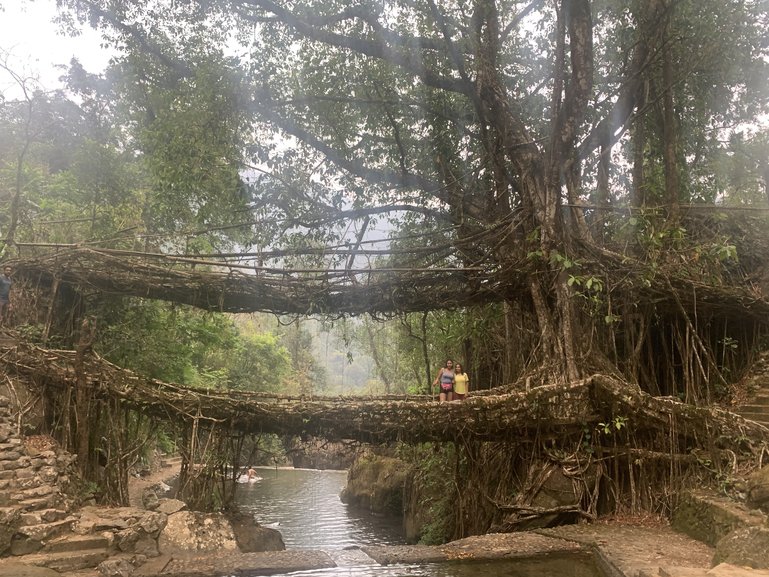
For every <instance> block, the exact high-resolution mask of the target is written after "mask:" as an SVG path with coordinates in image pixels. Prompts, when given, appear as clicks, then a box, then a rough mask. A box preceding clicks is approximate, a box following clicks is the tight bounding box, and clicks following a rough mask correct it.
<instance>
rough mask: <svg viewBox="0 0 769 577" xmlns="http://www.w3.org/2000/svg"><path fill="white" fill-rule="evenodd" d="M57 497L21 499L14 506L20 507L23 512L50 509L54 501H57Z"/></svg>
mask: <svg viewBox="0 0 769 577" xmlns="http://www.w3.org/2000/svg"><path fill="white" fill-rule="evenodd" d="M58 497H59V496H58V495H49V496H48V497H35V498H32V499H22V500H21V501H16V502H15V503H14V504H15V505H18V506H19V507H21V508H22V509H23V510H24V511H27V512H29V511H41V510H43V509H51V508H53V507H52V505H53V504H54V501H56V500H58Z"/></svg>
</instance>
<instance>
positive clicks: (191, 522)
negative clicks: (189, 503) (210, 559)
mask: <svg viewBox="0 0 769 577" xmlns="http://www.w3.org/2000/svg"><path fill="white" fill-rule="evenodd" d="M158 548H159V549H160V551H161V552H162V553H164V554H171V553H174V552H180V553H190V552H198V553H223V552H227V551H233V552H237V551H238V544H237V541H236V540H235V533H234V531H233V529H232V525H231V524H230V522H229V521H228V520H227V519H226V518H225V517H224V515H222V514H221V513H199V512H195V511H179V512H178V513H174V514H173V515H169V516H168V522H167V523H166V526H165V528H164V529H163V531H162V532H161V533H160V538H159V539H158Z"/></svg>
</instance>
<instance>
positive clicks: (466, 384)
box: [454, 363, 470, 401]
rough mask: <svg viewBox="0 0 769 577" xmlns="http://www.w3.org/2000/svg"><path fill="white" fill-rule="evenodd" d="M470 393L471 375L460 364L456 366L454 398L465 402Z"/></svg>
mask: <svg viewBox="0 0 769 577" xmlns="http://www.w3.org/2000/svg"><path fill="white" fill-rule="evenodd" d="M468 392H470V375H468V374H467V373H466V372H465V370H464V369H463V368H462V365H461V364H460V363H457V364H456V365H454V398H455V399H457V400H460V401H461V400H463V399H464V398H465V397H466V396H467V393H468Z"/></svg>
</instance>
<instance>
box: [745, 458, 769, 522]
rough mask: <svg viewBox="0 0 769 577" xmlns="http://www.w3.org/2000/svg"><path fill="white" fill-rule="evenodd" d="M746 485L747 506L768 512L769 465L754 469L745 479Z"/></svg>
mask: <svg viewBox="0 0 769 577" xmlns="http://www.w3.org/2000/svg"><path fill="white" fill-rule="evenodd" d="M746 485H747V489H748V498H747V504H748V506H749V507H752V508H754V509H761V510H762V511H763V512H764V513H769V466H766V467H763V468H761V469H759V470H758V471H754V472H753V473H752V474H751V475H750V476H749V477H748V478H747V479H746Z"/></svg>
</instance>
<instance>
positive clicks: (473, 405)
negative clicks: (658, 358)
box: [0, 340, 769, 458]
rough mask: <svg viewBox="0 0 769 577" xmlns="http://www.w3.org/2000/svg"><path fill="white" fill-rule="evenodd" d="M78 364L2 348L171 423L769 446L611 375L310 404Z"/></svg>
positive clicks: (21, 362) (28, 365) (20, 372)
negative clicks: (614, 433)
mask: <svg viewBox="0 0 769 577" xmlns="http://www.w3.org/2000/svg"><path fill="white" fill-rule="evenodd" d="M75 361H76V352H75V351H70V350H47V349H42V348H39V347H35V346H32V345H29V344H24V343H20V342H14V341H9V340H6V341H4V344H0V366H2V367H3V369H4V372H5V373H6V374H8V375H9V376H12V377H13V376H18V377H24V378H26V379H30V380H33V381H36V382H45V383H46V384H47V385H48V386H56V387H60V388H67V387H76V386H78V382H79V383H86V386H88V387H89V388H90V389H91V392H92V393H93V398H108V397H112V398H118V399H120V400H121V402H123V403H125V404H126V405H127V406H130V407H132V408H135V409H136V410H138V411H142V412H143V413H146V414H152V415H154V416H157V417H159V418H162V419H168V420H171V421H177V422H191V421H196V422H197V423H198V425H200V426H206V425H208V426H211V427H219V426H220V427H221V428H223V429H225V430H232V431H237V432H241V433H247V434H259V433H275V434H278V435H302V436H304V435H307V436H316V437H323V438H326V439H330V440H341V439H350V440H357V441H362V442H369V443H387V442H393V441H403V442H407V443H419V442H424V441H454V442H462V441H471V440H477V441H517V442H520V441H521V440H522V439H526V438H529V439H533V438H536V437H539V438H540V439H543V438H544V439H547V438H553V439H558V438H563V437H566V436H569V434H570V433H575V434H579V433H580V432H581V431H584V430H594V429H595V427H596V426H597V425H598V424H599V423H610V422H612V419H614V418H615V417H618V416H619V417H622V418H623V419H626V427H627V429H626V430H631V431H633V434H634V435H646V434H651V435H652V436H654V435H656V434H661V435H662V438H669V437H670V436H671V435H673V434H674V435H675V436H676V438H677V443H676V445H677V446H678V447H680V448H681V450H682V451H688V449H690V448H702V447H706V448H713V447H714V446H716V445H717V446H718V448H726V449H730V450H732V451H735V452H750V453H753V454H755V451H756V447H763V446H765V445H766V443H767V441H769V429H767V428H765V427H763V426H761V425H759V424H757V423H754V422H752V421H748V420H746V419H743V418H742V417H740V416H739V415H736V414H734V413H730V412H728V411H725V410H722V409H718V408H712V407H707V408H705V407H695V406H693V405H687V404H684V403H681V402H679V401H677V400H675V399H671V398H657V397H652V396H650V395H648V394H646V393H644V392H642V391H641V390H640V389H639V388H638V387H637V386H635V385H631V384H628V383H624V382H621V381H619V380H617V379H615V378H613V377H609V376H606V375H594V376H592V377H590V378H587V379H584V380H581V381H578V382H574V383H567V384H559V385H547V386H542V387H537V388H534V389H531V390H529V391H520V392H507V393H500V394H496V395H495V394H490V395H483V396H471V397H469V398H468V399H467V400H466V401H464V402H455V403H437V402H433V401H432V399H431V398H429V397H424V396H421V397H417V396H407V397H392V396H390V397H334V398H324V397H315V398H306V397H287V396H281V395H269V394H264V393H248V392H240V391H210V390H202V389H193V388H189V387H184V386H181V385H175V384H169V383H163V382H160V381H156V380H151V379H146V378H143V377H141V376H139V375H137V374H135V373H133V372H131V371H127V370H124V369H121V368H119V367H117V366H115V365H114V364H112V363H109V362H107V361H105V360H104V359H102V358H100V357H99V356H98V355H95V354H93V353H87V354H86V355H85V356H84V358H83V362H82V363H79V364H76V362H75ZM79 371H80V373H79ZM83 377H85V378H83ZM714 443H715V444H714ZM661 456H662V457H664V454H663V455H661ZM668 458H674V457H673V456H672V455H669V456H668Z"/></svg>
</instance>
